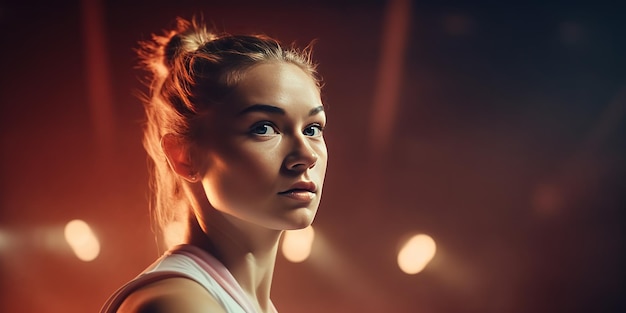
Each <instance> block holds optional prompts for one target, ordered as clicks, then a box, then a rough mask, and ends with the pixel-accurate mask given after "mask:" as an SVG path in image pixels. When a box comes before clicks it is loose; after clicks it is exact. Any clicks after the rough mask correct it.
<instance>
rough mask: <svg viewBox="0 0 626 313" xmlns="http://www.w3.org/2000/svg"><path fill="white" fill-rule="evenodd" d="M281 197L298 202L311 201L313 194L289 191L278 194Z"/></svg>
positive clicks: (299, 190) (302, 191)
mask: <svg viewBox="0 0 626 313" xmlns="http://www.w3.org/2000/svg"><path fill="white" fill-rule="evenodd" d="M278 194H279V195H281V196H284V197H287V198H291V199H294V200H298V201H311V200H313V198H315V193H314V192H311V191H309V190H303V189H291V190H287V191H283V192H279V193H278Z"/></svg>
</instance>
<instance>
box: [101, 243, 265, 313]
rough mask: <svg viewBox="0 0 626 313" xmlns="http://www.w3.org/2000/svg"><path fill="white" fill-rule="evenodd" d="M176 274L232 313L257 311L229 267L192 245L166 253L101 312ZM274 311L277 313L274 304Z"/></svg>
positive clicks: (111, 311) (112, 312) (110, 312)
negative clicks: (206, 293)
mask: <svg viewBox="0 0 626 313" xmlns="http://www.w3.org/2000/svg"><path fill="white" fill-rule="evenodd" d="M174 277H182V278H188V279H191V280H194V281H196V282H197V283H199V284H200V285H202V286H203V287H204V288H205V289H206V290H207V291H208V292H209V293H210V294H211V295H212V296H213V297H214V298H215V299H216V300H217V301H218V302H219V303H220V304H221V305H222V307H223V308H224V309H225V310H226V312H228V313H257V311H256V310H255V309H254V306H253V305H252V304H251V303H250V300H249V299H248V297H247V296H246V295H245V293H244V291H243V289H241V286H239V284H238V283H237V281H236V280H235V278H234V277H233V276H232V275H231V273H230V272H229V271H228V269H227V268H226V267H225V266H224V265H223V264H222V263H221V262H220V261H218V260H217V259H216V258H214V257H213V256H212V255H210V254H208V253H207V252H206V251H204V250H202V249H200V248H198V247H195V246H192V245H180V246H177V247H175V248H173V249H172V250H170V251H168V252H166V253H165V254H164V255H163V256H162V257H160V258H159V259H158V260H157V261H156V262H154V263H153V264H152V265H151V266H149V267H148V268H147V269H146V270H144V271H143V272H142V273H141V274H139V276H137V277H136V278H135V279H133V280H131V281H130V282H128V283H127V284H125V285H124V286H122V287H121V288H120V289H118V290H117V291H116V292H115V293H114V294H113V295H111V297H110V298H109V299H108V300H107V302H106V303H105V304H104V306H103V307H102V309H101V310H100V313H116V312H117V310H118V309H119V306H120V305H121V304H122V302H124V300H125V299H126V297H128V295H130V294H131V293H132V292H134V291H135V290H137V289H139V288H141V287H144V286H146V285H149V284H151V283H154V282H157V281H160V280H163V279H167V278H174ZM272 310H273V311H274V312H276V313H277V311H276V308H275V307H274V305H272Z"/></svg>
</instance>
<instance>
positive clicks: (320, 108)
mask: <svg viewBox="0 0 626 313" xmlns="http://www.w3.org/2000/svg"><path fill="white" fill-rule="evenodd" d="M323 111H324V107H323V106H321V105H320V106H318V107H316V108H313V109H312V110H311V111H309V116H313V115H315V114H317V113H320V112H323Z"/></svg>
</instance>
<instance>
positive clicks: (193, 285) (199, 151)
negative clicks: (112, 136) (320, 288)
mask: <svg viewBox="0 0 626 313" xmlns="http://www.w3.org/2000/svg"><path fill="white" fill-rule="evenodd" d="M140 56H141V57H142V59H143V61H144V62H143V65H145V67H146V68H147V69H148V70H149V71H150V73H151V74H152V75H151V76H150V84H149V87H150V92H149V95H148V97H147V99H146V101H145V109H146V114H147V125H146V129H145V138H144V146H145V148H146V150H147V152H148V154H149V155H150V157H151V159H152V161H153V162H152V163H153V165H154V169H153V173H152V174H153V175H152V180H153V181H152V187H153V190H154V193H155V198H154V203H153V205H152V207H153V213H154V215H155V217H156V220H157V221H158V225H159V226H160V229H161V235H162V236H164V237H165V238H166V237H167V236H168V231H169V230H171V229H176V228H177V227H172V225H183V226H184V230H185V232H184V234H185V235H184V237H183V238H182V241H181V244H180V245H178V246H176V247H174V248H172V249H170V250H169V251H168V252H167V253H165V254H164V255H163V256H162V257H161V258H160V259H158V260H157V261H156V262H155V263H154V264H153V265H151V266H150V267H148V269H146V270H145V271H144V272H143V273H142V274H141V275H139V276H138V277H137V278H135V279H134V280H133V281H131V282H130V283H128V284H126V285H125V286H124V287H122V288H121V289H120V290H118V291H117V292H116V293H115V294H114V295H113V296H112V297H111V298H110V299H109V301H108V302H107V303H106V304H105V305H104V307H103V309H102V312H125V313H126V312H176V313H186V312H204V313H206V312H247V313H252V312H276V309H275V308H274V306H273V304H272V301H271V300H270V287H271V282H272V275H273V270H274V263H275V259H276V253H277V249H278V241H279V238H280V236H281V233H282V232H283V231H284V230H289V229H299V228H304V227H307V226H308V225H310V224H311V222H312V221H313V218H314V216H315V213H316V211H317V208H318V205H319V202H320V197H321V195H322V185H323V182H324V175H325V172H326V161H327V151H326V144H325V143H324V137H323V130H324V126H325V124H326V117H325V113H324V109H323V104H322V101H321V98H320V80H319V78H318V76H317V74H316V70H315V65H314V64H313V63H312V62H311V59H310V53H309V50H308V49H305V50H297V49H292V48H290V49H285V48H283V47H282V46H281V45H280V44H279V42H278V41H276V40H274V39H271V38H268V37H265V36H258V35H253V36H233V35H218V34H213V33H210V32H208V31H207V30H206V28H204V27H203V26H201V25H198V24H197V23H195V22H193V23H190V22H187V21H184V20H179V23H178V26H177V28H176V29H175V30H173V31H171V32H170V33H169V34H166V35H164V36H155V37H154V38H153V40H152V41H150V42H147V43H144V44H143V45H142V49H141V51H140Z"/></svg>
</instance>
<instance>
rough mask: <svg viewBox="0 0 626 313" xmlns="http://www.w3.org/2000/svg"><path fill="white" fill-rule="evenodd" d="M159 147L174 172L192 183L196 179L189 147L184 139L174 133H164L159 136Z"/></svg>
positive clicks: (195, 170)
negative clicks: (161, 136)
mask: <svg viewBox="0 0 626 313" xmlns="http://www.w3.org/2000/svg"><path fill="white" fill-rule="evenodd" d="M161 148H162V149H163V152H164V153H165V157H166V158H167V162H168V163H169V165H170V167H171V168H172V169H173V170H174V172H176V173H177V174H178V175H179V176H180V177H181V178H183V179H184V180H186V181H189V182H192V183H193V182H196V181H197V180H198V171H197V169H196V168H195V166H194V164H193V162H192V157H191V147H190V146H189V143H188V142H187V141H186V140H185V139H183V138H182V137H180V136H176V135H174V134H166V135H165V136H163V138H161Z"/></svg>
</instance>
